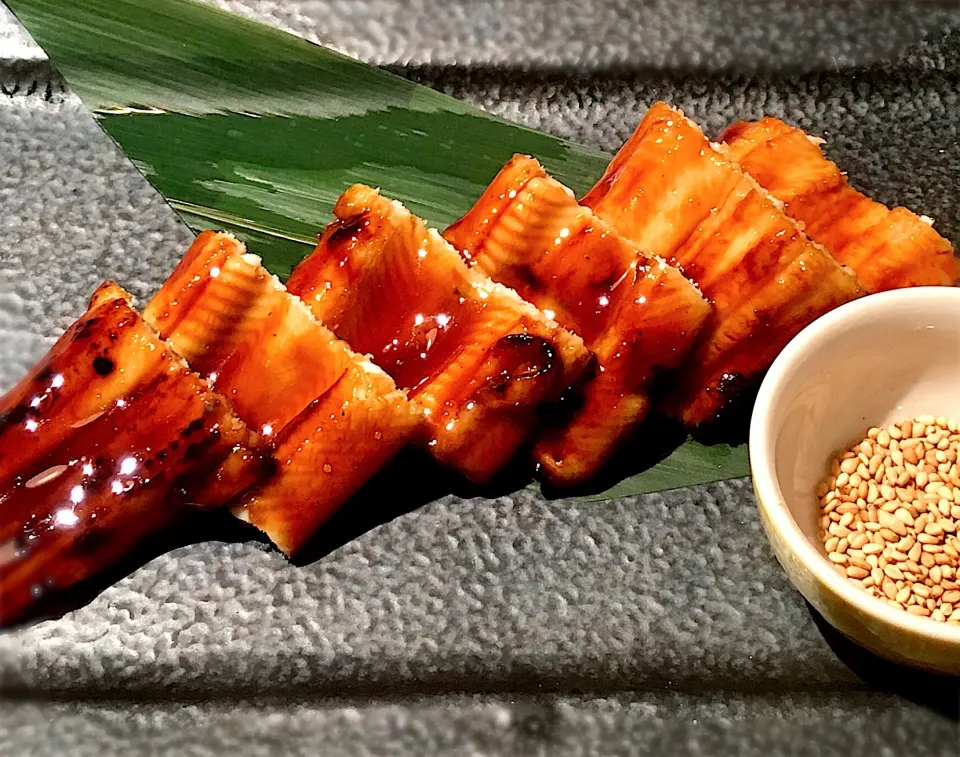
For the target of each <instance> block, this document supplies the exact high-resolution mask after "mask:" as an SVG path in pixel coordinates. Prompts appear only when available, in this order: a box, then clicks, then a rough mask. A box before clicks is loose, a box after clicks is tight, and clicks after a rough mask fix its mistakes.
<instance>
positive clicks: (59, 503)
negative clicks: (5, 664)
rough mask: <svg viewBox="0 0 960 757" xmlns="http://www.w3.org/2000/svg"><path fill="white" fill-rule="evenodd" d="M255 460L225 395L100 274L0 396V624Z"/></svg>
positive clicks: (255, 465) (218, 498)
mask: <svg viewBox="0 0 960 757" xmlns="http://www.w3.org/2000/svg"><path fill="white" fill-rule="evenodd" d="M266 468H267V466H266V464H265V459H264V455H263V454H261V451H260V450H259V442H258V439H257V437H256V435H255V434H252V433H251V432H250V431H249V430H248V429H247V427H246V426H245V425H244V424H243V423H242V422H241V421H240V420H239V419H238V418H237V417H236V416H235V415H234V414H233V411H232V409H231V407H230V405H229V403H228V402H227V401H226V400H225V399H224V398H223V397H222V396H220V395H218V394H216V393H215V392H213V391H211V389H210V387H209V385H208V384H207V383H206V382H205V381H203V380H202V379H200V378H199V377H198V376H196V375H195V374H193V373H191V372H190V370H189V369H188V368H187V367H186V366H185V365H184V363H183V361H182V360H181V359H180V358H179V357H178V356H176V355H175V354H174V353H173V352H172V351H171V350H170V349H168V348H167V347H166V346H165V345H164V344H163V343H162V342H161V341H160V340H159V339H158V338H157V336H156V334H155V333H154V332H153V331H152V330H151V329H150V328H149V327H148V326H147V325H146V324H145V323H144V322H143V320H142V319H141V318H140V316H139V315H138V314H137V313H136V311H134V310H133V308H131V307H130V304H129V298H128V295H127V294H126V293H125V292H123V290H121V289H120V288H119V287H117V286H116V285H115V284H106V285H104V286H103V287H101V289H100V290H98V292H97V293H96V295H94V298H93V300H92V302H91V307H90V309H89V310H88V311H87V313H86V314H85V315H84V316H83V317H82V318H81V319H80V320H79V321H77V322H76V323H75V324H74V325H73V326H71V327H70V329H68V330H67V332H66V333H65V334H64V335H63V336H62V337H61V338H60V340H59V341H58V342H57V343H56V344H55V345H54V347H53V348H52V349H51V350H50V352H49V353H48V354H47V355H46V357H44V358H43V360H42V361H41V362H40V363H39V364H38V365H37V367H36V368H35V369H34V370H33V371H32V372H31V373H30V374H29V375H28V376H27V377H26V378H25V379H24V380H23V381H21V382H20V383H19V384H18V385H17V386H16V387H14V389H13V390H11V391H10V392H9V393H8V394H6V395H5V396H4V397H2V398H0V623H2V624H4V625H6V624H9V623H12V622H15V621H17V620H20V619H22V618H23V617H24V616H25V615H27V614H29V612H30V611H31V610H32V609H33V607H34V605H35V604H36V603H37V602H38V601H39V600H41V599H43V598H44V597H45V596H46V595H47V594H49V593H51V592H60V591H62V590H64V589H68V588H70V587H71V586H74V585H75V584H77V583H78V582H80V581H82V580H84V579H86V578H89V577H91V576H93V575H95V574H96V573H98V572H100V571H102V570H104V569H105V568H108V567H110V566H111V565H113V564H115V563H116V562H117V561H119V560H120V559H122V558H123V557H124V556H125V555H127V554H128V553H129V552H130V551H131V550H132V549H134V548H135V547H136V546H137V545H138V544H140V543H141V542H142V541H143V540H144V539H145V538H147V537H148V536H150V535H152V534H154V533H155V532H157V531H158V530H160V529H163V528H165V527H167V526H169V525H171V524H172V523H174V522H175V521H176V520H177V519H178V518H179V517H181V516H182V515H183V514H184V512H185V509H187V508H195V507H201V508H209V507H217V506H220V505H223V504H224V503H226V502H227V500H229V499H231V498H232V497H234V496H236V495H237V494H239V493H241V492H242V491H244V490H246V489H248V488H249V487H250V486H251V485H252V484H254V483H255V482H256V481H257V480H259V478H261V477H262V476H263V475H264V474H265V472H266Z"/></svg>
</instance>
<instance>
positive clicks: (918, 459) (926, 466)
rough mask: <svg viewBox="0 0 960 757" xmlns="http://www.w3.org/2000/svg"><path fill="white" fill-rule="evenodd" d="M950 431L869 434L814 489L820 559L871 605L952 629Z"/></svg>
mask: <svg viewBox="0 0 960 757" xmlns="http://www.w3.org/2000/svg"><path fill="white" fill-rule="evenodd" d="M958 457H960V424H958V423H957V421H954V420H950V419H947V418H943V417H939V418H938V417H934V416H931V415H923V416H920V417H918V418H915V419H913V420H906V421H903V422H901V423H897V424H893V425H890V426H887V427H886V428H872V429H870V431H869V432H868V433H867V437H866V438H865V439H864V440H863V441H861V442H860V443H858V444H857V445H855V446H854V447H852V448H851V449H850V450H848V451H846V452H843V453H842V454H840V455H838V456H837V457H836V458H834V460H833V461H832V463H831V468H830V474H829V476H828V477H827V478H826V480H824V481H823V482H822V483H821V484H820V486H819V487H818V488H817V492H816V494H817V497H818V499H819V500H820V507H821V520H820V526H821V531H822V538H823V544H824V548H825V549H826V552H827V557H828V558H829V560H830V562H832V563H833V565H834V567H835V569H836V570H837V572H839V573H840V574H841V575H843V576H845V577H846V578H847V579H849V580H850V581H852V582H853V583H855V584H856V585H857V586H859V587H860V588H862V589H863V590H865V591H867V592H869V593H870V594H871V595H872V596H874V597H876V598H877V599H879V600H882V601H884V602H886V603H888V604H890V605H891V606H893V607H896V608H898V609H900V610H904V611H906V612H908V613H911V614H912V615H920V616H923V617H928V618H931V619H933V620H935V621H939V622H941V623H950V624H960V575H958V572H960V465H958V463H957V458H958Z"/></svg>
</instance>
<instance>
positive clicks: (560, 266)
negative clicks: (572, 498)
mask: <svg viewBox="0 0 960 757" xmlns="http://www.w3.org/2000/svg"><path fill="white" fill-rule="evenodd" d="M444 237H445V238H446V239H447V241H448V242H450V243H451V244H452V245H453V246H454V247H456V248H457V249H459V250H460V251H461V253H462V254H463V256H464V258H465V259H466V260H467V261H468V263H469V264H470V265H471V266H472V267H473V268H474V269H475V270H478V271H482V272H483V273H484V274H486V275H487V276H489V277H490V278H492V279H494V280H495V281H498V282H500V283H502V284H505V285H506V286H509V287H511V288H513V289H514V290H516V291H517V292H518V293H519V294H520V296H521V297H523V298H524V299H526V300H528V301H530V302H532V303H533V304H534V305H536V306H537V307H539V308H541V309H543V310H544V312H546V313H548V314H550V315H551V316H554V315H555V317H556V320H557V321H558V322H559V323H560V324H561V325H562V326H564V327H565V328H567V329H569V330H570V331H573V332H575V333H577V334H579V335H580V336H581V337H582V338H583V340H584V343H585V344H586V345H587V346H588V347H589V348H590V349H591V350H592V351H593V353H594V354H595V355H596V357H597V370H596V371H595V372H594V374H593V375H592V376H590V377H588V378H587V379H585V380H584V381H582V382H581V384H580V386H578V388H577V389H578V391H577V392H576V397H575V402H574V404H575V406H576V410H575V411H574V412H573V413H572V416H571V417H570V418H565V419H564V421H563V423H562V425H557V424H554V425H553V426H552V427H551V426H550V425H549V424H548V425H547V427H546V429H545V431H544V433H543V435H542V436H541V438H540V439H539V440H538V441H537V444H536V446H535V448H534V456H535V459H536V460H537V463H538V464H539V466H540V467H541V470H542V471H543V472H544V473H545V474H546V476H547V477H548V478H549V479H550V481H551V482H552V483H554V484H556V485H570V484H576V483H581V482H583V481H584V480H586V479H587V478H589V477H591V476H592V475H594V474H595V473H596V472H597V470H598V469H599V468H600V467H601V466H602V465H603V463H604V462H605V461H606V460H607V458H609V456H610V455H611V454H612V453H613V451H614V449H615V448H616V447H617V446H618V445H619V444H620V443H622V442H623V441H624V440H625V439H626V438H628V436H629V434H630V432H631V431H633V430H634V429H635V428H636V426H637V425H638V424H639V423H640V422H641V421H643V420H644V418H646V417H647V415H648V413H649V412H650V409H651V404H652V400H651V395H650V388H651V384H652V382H653V381H654V379H655V378H656V377H657V375H658V374H660V373H661V372H662V371H664V370H666V369H672V368H676V367H677V366H678V365H679V364H680V363H681V361H682V360H683V359H684V357H685V356H686V354H687V351H688V350H689V349H690V348H691V347H692V345H693V344H694V341H695V339H696V337H697V335H698V334H699V332H700V329H701V327H702V326H703V324H704V322H705V321H706V319H707V316H708V315H709V313H710V305H709V304H708V303H707V302H706V300H705V299H704V298H703V296H702V295H701V294H700V292H699V291H698V290H697V288H696V286H695V285H693V284H691V283H690V282H689V281H687V279H685V278H684V277H683V275H682V274H681V273H680V272H679V271H678V270H677V269H676V268H673V267H672V266H669V265H667V264H666V263H665V262H664V261H663V260H660V259H657V258H653V257H649V256H647V255H644V254H643V253H641V252H640V250H639V249H638V248H637V246H636V245H635V244H633V243H632V242H629V241H627V240H626V239H624V238H623V237H622V236H620V235H619V234H618V233H617V232H616V231H614V230H613V229H611V228H610V227H609V226H608V225H607V224H606V223H605V222H603V221H602V220H600V219H599V218H597V217H596V216H594V215H593V213H592V212H591V211H590V210H588V209H586V208H582V207H580V206H579V205H578V204H577V200H576V198H575V197H574V195H573V193H572V192H571V191H570V190H569V189H567V188H566V187H564V186H563V185H562V184H560V183H559V182H558V181H556V180H554V179H552V178H550V177H549V176H547V174H546V172H545V171H544V170H543V168H542V167H541V166H540V164H539V163H538V162H537V161H536V160H534V159H533V158H529V157H526V156H522V155H518V156H516V157H514V158H513V160H511V161H510V162H509V163H507V165H506V166H505V167H504V168H503V169H502V170H501V171H500V173H499V174H498V175H497V177H496V178H495V179H494V180H493V182H492V183H491V184H490V186H489V187H487V189H486V191H485V192H484V193H483V196H482V197H481V198H480V199H479V200H478V201H477V203H476V204H475V205H474V206H473V208H472V209H471V210H470V211H469V212H468V213H467V214H466V215H465V216H464V217H463V218H462V219H460V220H459V221H458V222H456V223H455V224H453V225H452V226H451V227H450V228H449V229H447V231H446V232H444Z"/></svg>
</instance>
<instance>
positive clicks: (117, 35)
mask: <svg viewBox="0 0 960 757" xmlns="http://www.w3.org/2000/svg"><path fill="white" fill-rule="evenodd" d="M7 2H8V4H9V5H10V7H11V8H12V10H13V11H14V13H15V14H16V15H17V17H18V18H19V19H20V21H21V22H22V23H23V24H24V26H25V27H26V28H27V30H28V31H29V32H30V33H31V34H32V35H33V37H34V39H35V40H36V41H37V43H38V44H40V46H41V47H43V49H44V50H45V51H46V52H47V54H48V55H49V56H50V58H51V60H52V61H53V63H54V65H56V67H57V68H58V70H59V71H60V72H61V73H62V74H63V76H64V77H65V79H66V80H67V82H68V84H69V86H70V88H71V89H72V90H73V91H74V92H76V93H77V94H78V95H79V96H80V98H81V99H82V100H83V101H84V103H85V104H86V105H87V106H88V107H89V108H90V109H91V110H92V111H93V112H94V114H95V116H96V117H97V119H98V121H99V123H100V124H101V126H102V127H103V128H104V130H105V131H106V132H107V133H108V134H109V135H110V136H111V137H112V138H113V139H114V140H115V141H116V142H117V143H118V145H119V146H120V147H121V149H123V151H124V152H125V153H126V154H127V155H128V156H129V157H130V159H131V160H132V161H133V162H134V164H135V165H136V166H137V167H138V168H139V169H140V171H141V172H142V173H143V174H144V175H145V176H146V177H147V179H148V180H149V181H150V182H151V183H152V184H153V185H154V187H156V188H157V190H158V191H159V192H160V193H161V194H162V195H163V196H164V197H165V198H166V199H167V201H168V202H169V203H170V205H171V207H172V208H173V209H174V210H175V211H176V212H177V213H178V214H179V215H180V216H181V217H182V218H183V219H184V221H185V222H186V223H187V224H188V225H189V226H190V227H191V228H192V229H194V230H195V231H200V230H203V229H208V228H213V229H225V230H229V231H232V232H234V233H235V234H237V236H239V237H240V238H241V239H243V240H244V241H245V242H246V243H247V244H248V245H249V246H250V248H251V250H252V251H254V252H256V253H257V254H259V255H260V256H261V257H262V258H263V261H264V263H265V264H266V265H267V266H268V267H269V268H270V269H271V270H272V271H273V272H274V273H277V274H278V275H280V276H281V277H283V276H286V275H287V274H288V273H289V272H290V270H291V269H292V267H293V266H294V265H296V263H297V262H298V261H299V260H300V259H301V258H302V257H303V256H304V255H305V254H306V253H307V252H309V250H310V245H312V244H313V242H314V241H315V239H316V235H317V233H318V232H319V231H320V230H321V229H322V228H323V226H325V225H326V224H327V223H328V222H329V221H330V220H331V208H332V205H333V201H334V200H335V199H336V197H337V196H338V195H339V194H340V193H341V192H342V191H343V190H344V189H346V188H347V187H348V186H350V185H351V184H353V183H356V182H363V183H366V184H371V185H373V186H377V187H380V188H381V189H382V190H383V192H384V193H385V194H387V195H389V196H391V197H395V198H397V199H399V200H400V201H402V202H403V203H404V204H405V205H407V207H409V208H410V209H411V210H412V211H413V212H415V213H417V214H418V215H420V216H422V217H423V218H425V219H426V220H427V221H428V222H429V223H430V224H432V225H435V226H438V227H440V228H442V227H444V226H445V225H447V224H449V223H450V222H451V221H453V220H454V219H456V218H458V217H459V216H460V215H462V214H463V213H464V212H465V211H466V210H467V209H468V208H469V207H470V206H471V205H472V204H473V202H474V201H475V200H476V198H477V197H478V196H479V194H480V192H481V191H482V189H483V188H484V186H485V185H486V184H487V182H488V181H489V180H490V179H491V178H492V177H493V176H494V175H495V174H496V172H497V171H498V170H499V168H500V167H501V166H502V164H503V163H504V162H506V161H507V160H508V159H509V158H510V157H511V155H513V154H514V153H518V152H519V153H526V154H530V155H533V156H535V157H537V158H538V159H539V160H540V161H541V162H542V163H543V164H544V165H545V167H546V168H547V170H549V171H550V172H551V173H552V174H553V175H555V176H556V177H557V178H558V179H559V180H560V181H562V182H564V183H565V184H567V185H568V186H570V187H572V188H573V189H574V190H576V191H577V192H583V191H585V190H586V189H587V188H589V187H590V185H591V184H592V183H593V182H594V181H595V180H596V178H597V177H598V176H599V175H600V174H601V173H602V171H603V169H604V166H605V165H606V162H607V161H608V159H609V156H608V155H606V154H604V153H602V152H599V151H596V150H592V149H590V148H587V147H583V146H581V145H577V144H574V143H572V142H568V141H566V140H562V139H559V138H556V137H553V136H550V135H547V134H543V133H540V132H536V131H533V130H530V129H526V128H523V127H521V126H518V125H516V124H511V123H509V122H506V121H503V120H500V119H497V118H494V117H492V116H490V115H488V114H486V113H484V112H483V111H481V110H479V109H476V108H473V107H471V106H469V105H467V104H465V103H463V102H460V101H458V100H456V99H454V98H451V97H448V96H446V95H442V94H440V93H438V92H435V91H433V90H430V89H428V88H426V87H422V86H420V85H417V84H414V83H412V82H409V81H407V80H405V79H401V78H399V77H396V76H394V75H392V74H389V73H386V72H384V71H382V70H380V69H377V68H374V67H371V66H368V65H366V64H363V63H360V62H358V61H355V60H352V59H350V58H347V57H344V56H342V55H340V54H338V53H335V52H333V51H331V50H327V49H325V48H322V47H319V46H317V45H313V44H311V43H309V42H307V41H305V40H303V39H300V38H299V37H296V36H293V35H290V34H287V33H285V32H281V31H278V30H275V29H272V28H269V27H266V26H263V25H261V24H257V23H255V22H252V21H248V20H245V19H242V18H239V17H237V16H233V15H231V14H228V13H224V12H222V11H219V10H216V9H214V8H210V7H208V6H205V5H200V4H197V3H195V2H193V1H192V0H71V1H70V2H63V0H7ZM747 473H748V466H747V456H746V449H745V448H744V447H737V448H730V447H725V446H722V445H720V446H711V447H705V446H702V445H699V444H694V443H691V442H688V443H686V444H683V445H681V446H680V447H678V448H677V449H676V450H675V451H674V452H673V454H671V455H670V456H668V457H667V458H666V459H664V460H662V461H661V462H659V463H658V464H656V465H654V466H653V467H651V468H649V469H648V470H646V471H644V472H642V473H639V474H636V475H632V476H630V477H628V478H626V479H624V480H622V481H620V482H619V483H617V484H616V485H615V486H613V487H612V488H610V489H608V490H607V491H605V492H603V493H601V494H594V495H591V496H590V497H589V498H588V499H608V498H613V497H620V496H626V495H629V494H638V493H646V492H652V491H662V490H664V489H672V488H678V487H683V486H691V485H694V484H700V483H706V482H710V481H717V480H722V479H727V478H735V477H740V476H744V475H747Z"/></svg>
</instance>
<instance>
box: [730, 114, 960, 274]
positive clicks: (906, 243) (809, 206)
mask: <svg viewBox="0 0 960 757" xmlns="http://www.w3.org/2000/svg"><path fill="white" fill-rule="evenodd" d="M721 140H722V141H723V142H725V143H726V147H725V150H724V151H725V153H726V154H727V155H728V156H729V157H730V158H732V159H733V160H736V161H738V162H739V163H740V165H741V166H742V167H743V170H744V171H746V172H747V173H749V174H750V175H751V176H752V177H753V178H754V179H756V180H757V182H758V183H759V184H760V185H761V186H763V187H764V189H766V190H767V191H768V192H770V194H772V195H773V196H774V197H776V198H777V199H778V200H780V201H781V202H782V203H783V206H784V210H785V211H786V213H787V215H789V216H790V217H791V218H795V219H796V220H797V221H800V222H801V223H802V224H803V229H804V231H805V232H806V234H807V235H808V236H809V237H810V238H811V239H813V240H815V241H817V242H819V243H820V244H822V245H823V246H824V247H826V248H827V249H828V250H830V252H831V253H833V256H834V257H835V258H836V259H837V260H838V261H840V262H841V263H843V264H844V265H848V266H850V267H851V268H852V269H853V270H854V271H855V272H856V274H857V277H858V278H859V279H860V281H861V282H862V283H863V285H864V287H866V289H867V290H868V291H870V292H881V291H884V290H887V289H897V288H900V287H911V286H925V285H926V286H951V285H953V284H956V283H957V280H958V279H960V260H958V259H957V257H956V255H955V254H954V250H953V246H952V245H951V244H950V242H948V241H947V240H946V239H944V238H943V237H942V236H940V235H939V234H938V233H937V232H936V231H934V230H933V224H932V221H929V220H928V219H925V218H921V217H920V216H917V215H915V214H914V213H911V212H910V211H909V210H907V209H906V208H894V209H893V210H891V209H889V208H887V207H886V206H885V205H881V204H880V203H879V202H875V201H873V200H871V199H870V198H869V197H866V196H864V195H862V194H861V193H860V192H858V191H857V190H855V189H854V188H853V187H851V186H850V185H849V184H848V183H847V178H846V176H844V175H843V173H841V171H840V169H839V168H837V166H836V165H835V164H834V163H832V162H831V161H829V160H827V158H825V157H824V155H823V151H822V150H821V149H820V144H819V143H820V142H821V140H817V139H814V138H812V137H808V136H807V135H806V134H805V133H804V132H803V131H802V130H801V129H797V128H795V127H793V126H789V125H787V124H785V123H784V122H783V121H780V120H778V119H776V118H764V119H761V120H760V121H755V122H747V121H740V122H738V123H735V124H733V125H732V126H731V127H729V128H728V129H727V130H726V131H725V132H724V134H723V136H722V137H721Z"/></svg>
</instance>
